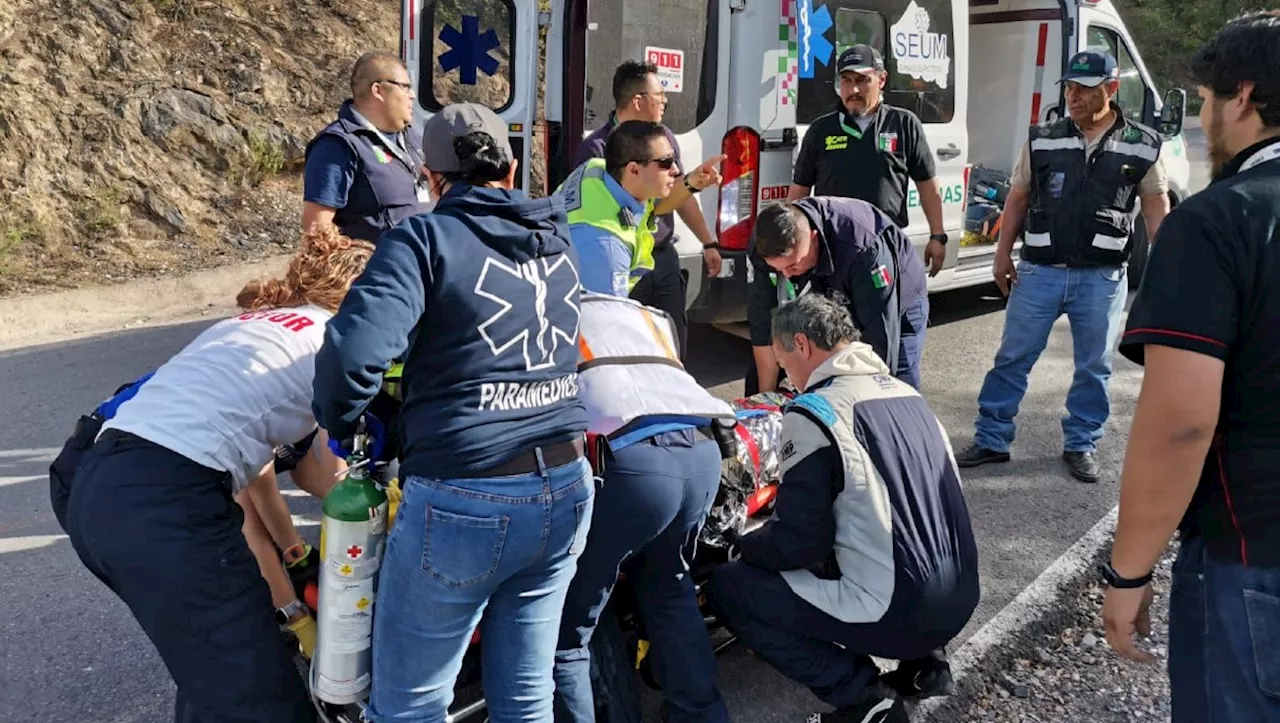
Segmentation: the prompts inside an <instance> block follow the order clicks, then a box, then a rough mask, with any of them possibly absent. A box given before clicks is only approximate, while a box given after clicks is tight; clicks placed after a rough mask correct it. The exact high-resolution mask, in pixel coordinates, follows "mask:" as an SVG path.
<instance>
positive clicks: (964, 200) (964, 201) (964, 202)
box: [960, 163, 973, 216]
mask: <svg viewBox="0 0 1280 723" xmlns="http://www.w3.org/2000/svg"><path fill="white" fill-rule="evenodd" d="M972 168H973V166H972V165H971V164H968V163H966V164H964V193H962V194H960V215H961V216H964V214H965V212H966V211H968V210H969V171H970V169H972Z"/></svg>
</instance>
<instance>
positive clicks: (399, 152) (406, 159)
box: [351, 108, 418, 176]
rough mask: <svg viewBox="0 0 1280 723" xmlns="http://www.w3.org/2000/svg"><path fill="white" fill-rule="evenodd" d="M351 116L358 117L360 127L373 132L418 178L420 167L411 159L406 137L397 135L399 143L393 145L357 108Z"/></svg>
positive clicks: (380, 142)
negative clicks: (405, 140)
mask: <svg viewBox="0 0 1280 723" xmlns="http://www.w3.org/2000/svg"><path fill="white" fill-rule="evenodd" d="M351 114H352V115H354V116H355V117H356V120H358V121H359V122H360V125H362V126H364V127H365V128H367V129H368V130H371V131H373V133H374V137H375V138H377V139H378V143H379V144H381V145H383V146H385V147H386V149H387V150H389V151H391V155H393V156H395V157H396V158H398V159H400V162H401V163H403V164H404V165H405V167H406V168H408V169H409V171H410V172H411V173H413V174H414V176H417V174H418V166H417V165H415V164H414V162H413V159H412V158H410V153H411V151H410V150H409V149H408V147H407V146H408V144H407V143H405V142H404V137H403V135H402V134H400V133H397V134H396V141H397V142H396V143H392V142H391V140H390V139H389V138H387V135H386V134H385V133H383V132H382V131H380V130H378V127H377V126H375V125H374V124H373V123H372V122H370V121H369V119H368V118H365V117H364V116H363V115H361V114H360V112H359V111H357V110H356V109H355V108H352V109H351Z"/></svg>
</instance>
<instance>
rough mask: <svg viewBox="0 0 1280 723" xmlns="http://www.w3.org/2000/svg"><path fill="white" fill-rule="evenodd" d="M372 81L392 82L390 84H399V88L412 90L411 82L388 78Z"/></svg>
mask: <svg viewBox="0 0 1280 723" xmlns="http://www.w3.org/2000/svg"><path fill="white" fill-rule="evenodd" d="M373 82H375V83H390V84H392V85H398V86H400V87H401V88H404V89H405V90H413V84H412V83H401V82H400V81H398V80H390V79H388V80H375V81H373Z"/></svg>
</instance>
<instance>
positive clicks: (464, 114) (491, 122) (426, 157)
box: [422, 103, 514, 173]
mask: <svg viewBox="0 0 1280 723" xmlns="http://www.w3.org/2000/svg"><path fill="white" fill-rule="evenodd" d="M476 131H481V132H484V133H488V134H489V135H491V136H493V140H494V141H495V143H496V146H497V147H498V148H501V149H502V150H504V151H506V152H507V157H509V158H511V157H514V155H513V154H512V152H511V141H510V140H508V138H507V124H506V123H505V122H504V121H503V120H502V119H501V118H499V117H498V114H497V113H494V112H493V111H491V110H489V109H488V108H486V107H484V106H482V105H480V104H478V103H454V104H453V105H447V106H445V107H444V108H443V109H441V110H440V112H439V113H436V114H435V115H433V116H431V119H430V120H428V121H427V123H426V125H425V126H424V127H423V129H422V158H423V161H424V162H425V163H426V166H427V168H429V169H431V170H432V171H434V172H435V173H450V172H455V171H460V170H462V163H461V161H460V160H459V159H458V154H457V153H455V152H454V150H453V139H455V138H458V137H460V136H465V135H467V134H468V133H474V132H476Z"/></svg>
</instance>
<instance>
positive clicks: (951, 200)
mask: <svg viewBox="0 0 1280 723" xmlns="http://www.w3.org/2000/svg"><path fill="white" fill-rule="evenodd" d="M938 190H939V191H941V192H942V205H944V206H946V205H949V204H959V203H963V202H964V184H963V183H956V184H953V185H950V186H942V187H941V188H939V189H938ZM919 207H920V194H919V193H918V192H917V191H916V189H915V188H911V189H909V190H908V191H907V208H919Z"/></svg>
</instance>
